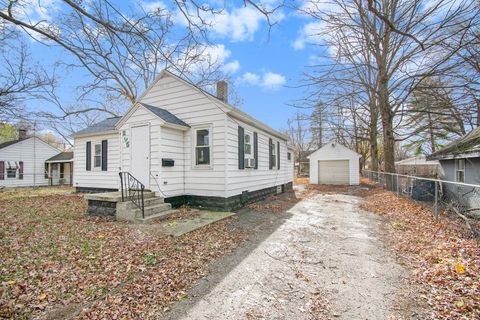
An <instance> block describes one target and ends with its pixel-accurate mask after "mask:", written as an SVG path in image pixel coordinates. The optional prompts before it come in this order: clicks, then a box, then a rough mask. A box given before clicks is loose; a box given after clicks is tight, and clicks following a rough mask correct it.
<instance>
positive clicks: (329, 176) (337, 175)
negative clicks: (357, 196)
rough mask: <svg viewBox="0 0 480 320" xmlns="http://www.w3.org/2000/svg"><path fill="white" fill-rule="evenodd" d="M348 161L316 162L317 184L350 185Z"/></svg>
mask: <svg viewBox="0 0 480 320" xmlns="http://www.w3.org/2000/svg"><path fill="white" fill-rule="evenodd" d="M349 167H350V166H349V160H320V161H318V183H319V184H350V168H349Z"/></svg>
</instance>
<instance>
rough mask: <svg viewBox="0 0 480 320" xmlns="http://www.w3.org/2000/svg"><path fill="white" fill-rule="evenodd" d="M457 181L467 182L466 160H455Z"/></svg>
mask: <svg viewBox="0 0 480 320" xmlns="http://www.w3.org/2000/svg"><path fill="white" fill-rule="evenodd" d="M455 181H456V182H465V159H455Z"/></svg>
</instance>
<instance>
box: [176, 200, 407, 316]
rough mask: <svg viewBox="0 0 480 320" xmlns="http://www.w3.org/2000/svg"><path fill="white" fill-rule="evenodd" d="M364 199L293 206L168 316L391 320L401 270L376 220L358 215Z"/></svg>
mask: <svg viewBox="0 0 480 320" xmlns="http://www.w3.org/2000/svg"><path fill="white" fill-rule="evenodd" d="M361 201H362V200H361V198H358V197H356V196H351V195H343V194H335V195H322V194H318V195H315V196H313V197H311V198H308V199H305V200H302V201H301V202H299V203H297V204H296V205H295V206H294V207H293V208H291V209H290V210H289V215H288V217H286V218H285V220H283V221H282V223H279V225H277V226H275V227H274V228H272V230H271V232H269V233H268V235H266V236H265V238H264V239H262V241H259V242H258V243H256V244H255V245H254V246H253V247H252V246H251V247H249V248H248V250H247V249H245V250H244V251H243V252H241V251H240V252H238V253H235V254H234V256H233V257H229V259H230V264H231V265H230V267H225V269H224V271H222V267H221V266H220V267H217V270H216V274H214V275H212V276H211V277H210V278H208V277H207V279H205V281H204V284H203V285H202V284H200V285H199V287H198V288H196V289H195V288H194V290H193V293H192V294H191V298H190V299H188V300H189V301H185V302H184V303H183V304H180V305H181V306H180V307H178V308H177V309H176V310H173V311H172V312H170V314H169V316H168V317H169V318H171V319H173V318H175V319H179V318H180V319H296V320H298V319H323V318H338V319H385V318H388V317H389V307H390V304H391V302H392V300H393V299H394V296H395V293H396V292H397V290H398V288H397V286H399V283H400V280H401V278H402V277H403V276H404V275H405V273H406V271H405V270H404V269H403V268H402V267H401V266H399V265H398V264H397V263H396V262H395V261H394V258H393V257H391V256H390V254H389V252H388V251H387V249H386V248H384V246H383V244H382V242H381V240H380V239H379V237H380V230H379V224H380V221H379V220H378V219H379V218H378V217H377V216H376V215H374V214H373V213H368V212H364V211H362V210H361V209H360V208H359V205H360V203H361ZM272 223H273V222H272ZM235 255H237V257H235ZM322 310H323V311H322Z"/></svg>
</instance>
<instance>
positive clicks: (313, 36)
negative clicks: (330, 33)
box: [292, 21, 324, 50]
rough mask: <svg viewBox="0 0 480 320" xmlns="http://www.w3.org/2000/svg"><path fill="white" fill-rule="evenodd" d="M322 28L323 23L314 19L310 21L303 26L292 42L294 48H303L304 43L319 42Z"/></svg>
mask: <svg viewBox="0 0 480 320" xmlns="http://www.w3.org/2000/svg"><path fill="white" fill-rule="evenodd" d="M323 30H324V25H323V23H321V22H319V21H316V22H310V23H307V24H306V25H304V26H303V28H302V29H301V30H300V32H299V36H298V37H297V39H295V41H294V42H293V43H292V47H293V48H294V49H295V50H303V49H305V45H306V44H319V43H321V41H322V37H321V34H320V33H321V32H323Z"/></svg>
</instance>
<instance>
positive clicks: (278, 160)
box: [277, 141, 280, 169]
mask: <svg viewBox="0 0 480 320" xmlns="http://www.w3.org/2000/svg"><path fill="white" fill-rule="evenodd" d="M277 169H280V141H277Z"/></svg>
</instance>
